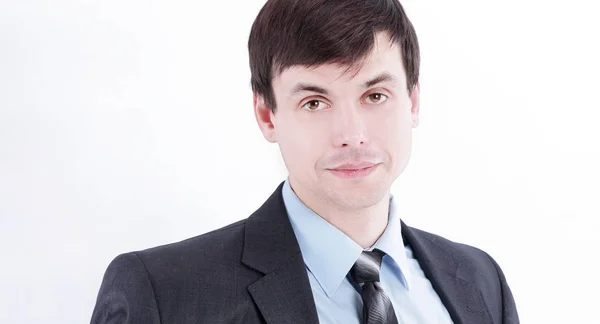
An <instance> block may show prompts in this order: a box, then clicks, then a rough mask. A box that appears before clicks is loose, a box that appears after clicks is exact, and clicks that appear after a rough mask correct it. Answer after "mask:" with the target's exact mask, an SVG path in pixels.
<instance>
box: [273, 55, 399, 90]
mask: <svg viewBox="0 0 600 324" xmlns="http://www.w3.org/2000/svg"><path fill="white" fill-rule="evenodd" d="M361 63H362V64H360V65H353V66H345V65H340V64H335V63H329V64H321V65H318V66H312V67H307V66H299V65H295V66H291V67H289V68H287V69H285V70H284V71H282V72H281V73H280V74H279V75H278V76H276V77H275V78H274V79H273V85H276V84H277V85H279V86H284V87H286V88H288V87H294V86H295V85H296V84H297V83H298V82H302V83H318V84H321V85H323V86H327V85H333V84H353V85H356V86H367V87H368V86H370V85H371V84H376V83H379V82H394V83H402V81H404V80H405V79H406V76H405V74H404V68H403V65H402V62H401V61H400V59H399V58H398V61H396V62H383V61H380V62H368V61H365V62H361Z"/></svg>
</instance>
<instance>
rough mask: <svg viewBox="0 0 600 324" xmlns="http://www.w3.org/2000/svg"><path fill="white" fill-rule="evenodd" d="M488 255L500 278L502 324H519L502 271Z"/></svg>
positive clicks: (513, 300) (512, 299)
mask: <svg viewBox="0 0 600 324" xmlns="http://www.w3.org/2000/svg"><path fill="white" fill-rule="evenodd" d="M486 254H487V253H486ZM488 257H489V258H490V260H491V261H492V263H493V264H494V267H496V271H497V272H498V279H499V280H500V289H501V293H502V324H519V314H518V313H517V306H516V305H515V299H514V298H513V295H512V292H511V291H510V288H509V287H508V283H507V282H506V278H505V277H504V273H503V272H502V269H500V266H499V265H498V263H497V262H496V261H495V260H494V259H493V258H492V257H491V256H490V255H489V254H488Z"/></svg>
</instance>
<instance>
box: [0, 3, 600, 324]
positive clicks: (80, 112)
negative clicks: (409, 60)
mask: <svg viewBox="0 0 600 324" xmlns="http://www.w3.org/2000/svg"><path fill="white" fill-rule="evenodd" d="M263 3H264V2H263V0H253V1H248V0H237V1H188V2H185V1H141V0H140V1H92V0H87V1H84V0H81V1H42V0H28V1H21V0H19V1H17V0H0V323H86V322H89V318H90V315H91V312H92V309H93V306H94V303H95V298H96V294H97V292H98V288H99V286H100V282H101V279H102V275H103V273H104V270H105V269H106V266H107V265H108V263H109V262H110V261H111V260H112V259H113V258H114V257H115V256H116V255H118V254H120V253H123V252H127V251H132V250H139V249H144V248H148V247H152V246H156V245H160V244H164V243H169V242H174V241H179V240H182V239H185V238H188V237H191V236H195V235H198V234H201V233H204V232H206V231H209V230H211V229H215V228H217V227H220V226H223V225H226V224H228V223H231V222H234V221H236V220H239V219H242V218H245V217H247V216H248V215H249V214H250V213H251V212H252V211H254V210H255V209H256V208H257V207H259V206H260V205H261V204H262V202H263V201H264V199H266V198H267V196H268V195H269V194H270V193H271V192H272V191H273V190H274V189H275V187H276V185H277V184H279V182H280V181H282V180H283V179H284V178H285V176H286V171H285V168H284V166H283V165H282V160H281V158H280V156H279V151H278V149H277V146H276V145H272V144H268V143H267V142H266V141H265V140H264V139H263V138H262V135H261V134H260V131H259V129H258V127H257V126H256V123H255V120H254V117H253V114H252V105H251V91H250V86H249V78H250V74H249V68H248V57H247V48H246V44H247V37H248V34H249V30H250V26H251V24H252V21H253V20H254V18H255V16H256V14H257V13H258V10H259V9H260V7H261V6H262V5H263ZM403 3H404V5H405V7H406V10H407V12H408V14H409V17H410V18H411V19H412V21H413V23H414V25H415V27H416V30H417V34H418V36H419V38H420V43H421V50H422V76H421V93H422V103H421V125H420V126H419V127H418V128H417V129H415V130H414V135H415V138H414V151H413V156H412V159H411V161H410V163H409V166H408V167H407V169H406V170H405V172H404V174H403V175H402V176H401V177H400V178H399V179H398V180H397V181H396V183H395V184H394V188H393V192H394V195H395V196H396V197H398V198H399V199H398V201H399V202H400V209H401V212H402V216H401V217H402V218H403V219H404V220H405V221H406V222H407V223H408V224H410V225H412V226H415V227H419V228H422V229H425V230H428V231H431V232H435V233H437V234H441V235H443V236H446V237H447V238H450V239H453V240H456V241H459V242H464V243H468V244H471V245H475V246H477V247H480V248H482V249H484V250H486V251H487V252H489V253H490V254H491V255H492V256H493V257H494V258H495V259H496V260H497V261H498V262H499V263H500V265H501V267H502V268H503V270H504V272H505V274H506V277H507V279H508V281H509V284H510V286H511V288H512V290H513V293H514V295H515V298H516V301H517V305H518V309H519V312H520V315H521V319H522V322H523V323H592V322H593V323H600V320H599V319H598V312H597V309H598V303H599V301H600V298H599V297H598V294H599V291H600V283H599V273H600V267H599V266H598V258H599V257H600V252H598V248H599V247H600V238H599V235H598V230H599V229H600V220H599V219H600V208H599V200H600V199H599V197H600V185H599V182H600V174H599V171H598V166H599V165H600V145H599V144H598V141H599V139H600V130H599V128H598V125H599V123H600V119H599V117H600V113H599V109H600V99H598V90H599V86H600V84H599V82H598V78H599V75H600V68H599V63H598V58H600V51H599V49H598V43H599V41H598V38H599V37H600V36H599V33H600V24H599V23H598V20H597V17H596V13H597V12H598V10H597V9H596V10H594V8H592V6H596V4H595V2H594V1H583V0H579V1H568V2H567V1H560V2H559V1H548V0H545V1H541V0H540V1H524V0H510V1H493V2H492V1H481V0H477V1H476V0H470V1H466V0H461V1H442V0H436V1H434V0H428V1H417V0H406V1H404V2H403Z"/></svg>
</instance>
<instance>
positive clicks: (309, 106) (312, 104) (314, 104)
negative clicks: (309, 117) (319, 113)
mask: <svg viewBox="0 0 600 324" xmlns="http://www.w3.org/2000/svg"><path fill="white" fill-rule="evenodd" d="M322 106H323V103H322V102H321V101H319V100H311V101H308V102H306V103H305V104H304V105H302V107H303V108H304V109H306V110H309V111H315V110H320V109H323V108H322Z"/></svg>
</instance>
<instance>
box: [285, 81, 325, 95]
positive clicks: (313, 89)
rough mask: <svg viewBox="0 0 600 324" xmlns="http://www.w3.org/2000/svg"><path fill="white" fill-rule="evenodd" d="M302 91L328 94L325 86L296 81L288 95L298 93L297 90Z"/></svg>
mask: <svg viewBox="0 0 600 324" xmlns="http://www.w3.org/2000/svg"><path fill="white" fill-rule="evenodd" d="M303 91H309V92H316V93H320V94H324V95H327V94H328V92H327V90H326V89H325V88H321V87H319V86H316V85H312V84H306V83H298V84H297V85H296V86H295V87H294V88H293V89H292V91H291V92H290V97H293V96H295V95H296V94H298V93H299V92H303Z"/></svg>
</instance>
